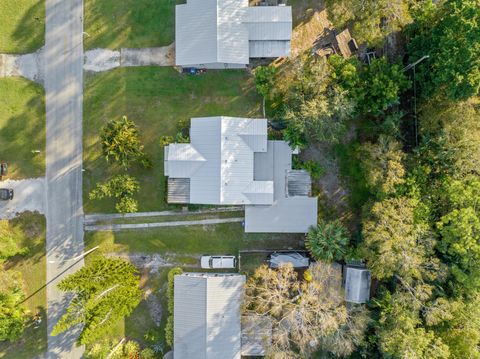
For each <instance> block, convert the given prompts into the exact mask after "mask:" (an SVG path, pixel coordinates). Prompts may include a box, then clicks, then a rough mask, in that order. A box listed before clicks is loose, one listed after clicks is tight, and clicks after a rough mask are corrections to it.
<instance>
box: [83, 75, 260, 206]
mask: <svg viewBox="0 0 480 359" xmlns="http://www.w3.org/2000/svg"><path fill="white" fill-rule="evenodd" d="M84 95H85V99H84V117H83V125H84V158H83V160H84V168H85V170H86V171H85V172H84V192H83V193H84V209H85V211H86V212H87V213H92V212H114V211H115V208H114V204H113V202H112V201H111V200H109V199H106V200H102V201H95V202H94V201H90V200H89V199H88V193H89V192H90V190H91V189H92V188H94V187H95V184H96V183H98V182H99V181H103V180H105V179H106V178H109V177H110V176H112V175H115V174H117V173H123V172H124V171H123V170H122V169H120V168H118V167H115V166H112V165H108V164H107V162H106V161H105V158H104V157H103V156H102V153H101V145H100V142H99V141H100V137H99V135H100V129H101V127H102V126H103V125H104V124H105V123H106V122H107V120H109V119H112V118H118V117H120V116H122V115H127V116H128V117H129V118H130V119H131V120H133V121H134V122H135V123H136V124H137V125H138V127H139V129H140V134H141V138H142V140H143V142H144V143H145V151H146V153H147V155H148V156H149V158H150V159H151V160H152V162H153V168H152V169H148V170H146V169H143V168H140V167H133V168H132V169H131V174H132V175H134V176H136V177H137V178H138V180H139V181H140V185H141V191H140V193H139V194H138V196H137V199H138V202H139V211H158V210H162V209H165V208H167V205H166V203H165V198H164V194H165V186H166V185H165V177H164V175H163V149H162V148H161V147H160V146H159V139H160V136H162V135H174V134H175V133H176V132H177V126H178V123H179V121H188V120H189V119H190V117H196V116H214V115H229V116H246V117H249V116H250V117H253V116H260V98H259V97H258V95H257V94H256V92H255V89H254V85H253V82H252V79H251V77H250V76H249V75H248V74H247V73H246V72H245V71H235V70H230V71H228V70H224V71H210V72H207V73H205V74H202V75H198V76H190V75H182V74H179V73H178V72H176V71H175V70H174V69H172V68H159V67H140V68H120V69H116V70H112V71H108V72H105V73H101V74H95V75H91V74H88V75H86V78H85V91H84Z"/></svg>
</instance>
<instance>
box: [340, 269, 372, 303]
mask: <svg viewBox="0 0 480 359" xmlns="http://www.w3.org/2000/svg"><path fill="white" fill-rule="evenodd" d="M370 281H371V274H370V271H369V270H368V269H365V268H356V267H348V266H347V268H346V278H345V300H346V301H347V302H351V303H357V304H361V303H366V302H367V301H368V300H369V299H370Z"/></svg>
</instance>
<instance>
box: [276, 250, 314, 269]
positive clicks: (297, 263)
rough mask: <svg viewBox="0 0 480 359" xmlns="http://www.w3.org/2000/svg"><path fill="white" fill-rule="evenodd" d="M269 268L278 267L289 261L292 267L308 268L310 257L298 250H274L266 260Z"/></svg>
mask: <svg viewBox="0 0 480 359" xmlns="http://www.w3.org/2000/svg"><path fill="white" fill-rule="evenodd" d="M268 262H269V264H270V268H278V267H280V266H281V265H283V264H287V263H290V264H291V265H292V266H293V268H295V269H300V268H308V266H309V265H310V258H308V257H306V256H304V255H303V254H301V253H299V252H274V253H272V254H271V255H270V258H269V260H268Z"/></svg>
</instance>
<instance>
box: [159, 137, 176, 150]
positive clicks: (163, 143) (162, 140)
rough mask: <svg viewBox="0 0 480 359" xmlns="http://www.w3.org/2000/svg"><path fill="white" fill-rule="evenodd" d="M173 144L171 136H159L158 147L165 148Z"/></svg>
mask: <svg viewBox="0 0 480 359" xmlns="http://www.w3.org/2000/svg"><path fill="white" fill-rule="evenodd" d="M172 142H173V137H172V136H161V137H160V146H161V147H165V146H168V145H169V144H171V143H172Z"/></svg>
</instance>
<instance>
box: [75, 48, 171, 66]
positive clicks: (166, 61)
mask: <svg viewBox="0 0 480 359" xmlns="http://www.w3.org/2000/svg"><path fill="white" fill-rule="evenodd" d="M174 65H175V45H174V44H171V45H169V46H164V47H152V48H143V49H120V50H109V49H94V50H89V51H87V52H85V64H84V66H83V68H84V69H85V70H86V71H93V72H101V71H108V70H111V69H114V68H117V67H132V66H174Z"/></svg>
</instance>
